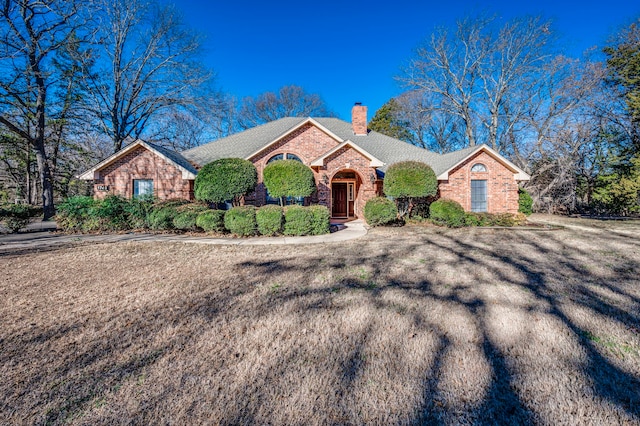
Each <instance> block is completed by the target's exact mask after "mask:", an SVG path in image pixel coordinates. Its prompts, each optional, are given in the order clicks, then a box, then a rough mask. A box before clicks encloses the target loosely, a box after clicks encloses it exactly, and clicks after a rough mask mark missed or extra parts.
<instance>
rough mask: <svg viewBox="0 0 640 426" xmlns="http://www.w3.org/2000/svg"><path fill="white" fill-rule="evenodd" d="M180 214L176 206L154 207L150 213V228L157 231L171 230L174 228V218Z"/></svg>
mask: <svg viewBox="0 0 640 426" xmlns="http://www.w3.org/2000/svg"><path fill="white" fill-rule="evenodd" d="M177 215H178V211H177V210H176V207H172V206H167V207H154V209H153V211H152V212H151V213H150V214H149V228H151V229H153V230H155V231H169V230H172V229H174V226H173V219H175V217H176V216H177Z"/></svg>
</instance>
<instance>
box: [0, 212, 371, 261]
mask: <svg viewBox="0 0 640 426" xmlns="http://www.w3.org/2000/svg"><path fill="white" fill-rule="evenodd" d="M33 225H35V226H36V228H32V227H29V229H28V230H29V231H31V232H26V233H20V234H8V235H2V236H0V253H5V254H7V253H9V252H19V251H24V250H38V249H46V248H51V247H55V246H58V245H68V244H76V243H84V242H93V243H113V242H121V241H135V242H163V241H164V242H173V243H192V244H228V245H272V244H320V243H336V242H341V241H348V240H352V239H354V238H359V237H362V236H364V235H366V234H367V228H366V226H365V223H364V221H362V220H354V221H351V222H347V223H344V224H340V225H339V226H340V229H339V230H338V231H337V232H333V233H331V234H325V235H314V236H309V237H252V238H211V237H207V236H204V235H203V236H192V235H180V234H149V233H136V232H131V233H128V234H104V235H87V234H56V233H53V232H49V231H45V232H37V231H38V230H39V229H47V226H48V227H49V228H50V224H49V225H46V224H45V225H37V224H33ZM38 226H39V227H40V228H37V227H38ZM34 231H35V232H34Z"/></svg>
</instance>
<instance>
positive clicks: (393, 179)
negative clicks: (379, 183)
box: [384, 161, 438, 217]
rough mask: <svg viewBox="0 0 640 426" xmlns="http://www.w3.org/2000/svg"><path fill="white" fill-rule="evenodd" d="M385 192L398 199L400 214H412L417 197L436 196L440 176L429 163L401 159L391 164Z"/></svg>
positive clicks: (401, 215) (386, 175)
mask: <svg viewBox="0 0 640 426" xmlns="http://www.w3.org/2000/svg"><path fill="white" fill-rule="evenodd" d="M384 193H385V194H386V195H388V196H390V197H393V198H395V199H396V205H397V207H398V214H399V216H400V217H404V216H405V215H407V214H409V215H410V214H411V210H412V207H413V205H414V203H415V199H416V198H425V197H435V196H436V194H437V193H438V178H437V177H436V174H435V172H434V171H433V169H432V168H431V167H429V166H428V165H427V164H425V163H422V162H420V161H401V162H398V163H394V164H392V165H390V166H389V168H388V169H387V171H386V173H385V175H384Z"/></svg>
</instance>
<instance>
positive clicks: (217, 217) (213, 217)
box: [196, 210, 226, 233]
mask: <svg viewBox="0 0 640 426" xmlns="http://www.w3.org/2000/svg"><path fill="white" fill-rule="evenodd" d="M225 213H226V212H225V211H224V210H208V211H205V212H202V213H199V214H198V217H197V218H196V226H198V227H199V228H202V229H204V231H205V232H218V233H222V232H224V231H225V227H224V214H225Z"/></svg>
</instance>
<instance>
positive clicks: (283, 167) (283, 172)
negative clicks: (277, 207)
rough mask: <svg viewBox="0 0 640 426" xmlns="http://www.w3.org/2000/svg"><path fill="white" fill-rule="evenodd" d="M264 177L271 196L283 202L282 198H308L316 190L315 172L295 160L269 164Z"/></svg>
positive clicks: (263, 173)
mask: <svg viewBox="0 0 640 426" xmlns="http://www.w3.org/2000/svg"><path fill="white" fill-rule="evenodd" d="M262 176H263V180H264V186H265V187H266V188H267V191H269V195H270V196H272V197H275V198H280V199H281V200H282V197H308V196H309V195H311V194H313V191H315V189H316V185H315V181H314V179H313V171H312V170H311V169H310V168H309V167H307V166H305V165H304V164H302V163H301V162H299V161H295V160H277V161H274V162H272V163H269V164H267V166H266V167H265V168H264V171H263V172H262ZM281 202H282V201H281Z"/></svg>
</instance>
